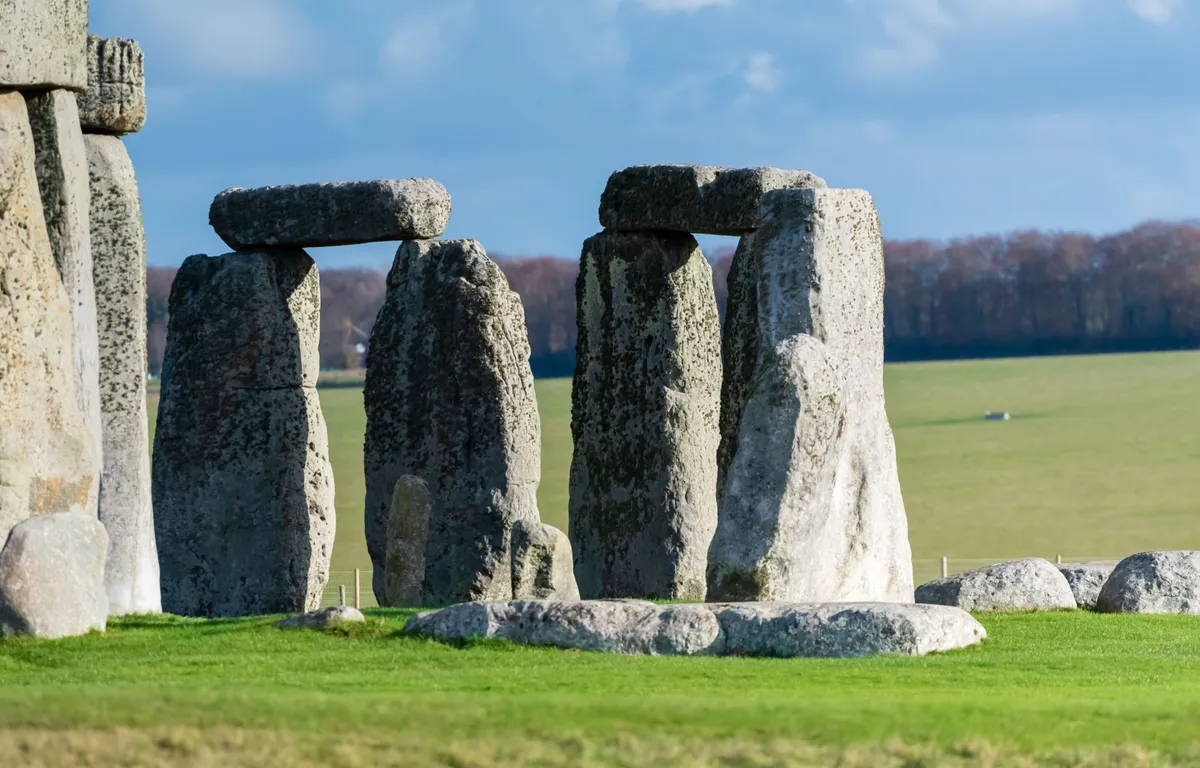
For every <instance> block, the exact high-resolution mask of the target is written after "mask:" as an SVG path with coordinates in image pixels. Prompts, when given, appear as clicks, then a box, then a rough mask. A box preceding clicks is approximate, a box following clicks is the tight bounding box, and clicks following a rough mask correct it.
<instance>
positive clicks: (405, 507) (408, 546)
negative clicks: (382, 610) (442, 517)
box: [382, 475, 430, 605]
mask: <svg viewBox="0 0 1200 768" xmlns="http://www.w3.org/2000/svg"><path fill="white" fill-rule="evenodd" d="M429 511H430V510H429V486H427V485H426V484H425V481H424V480H422V479H421V478H419V477H416V476H414V475H402V476H401V477H400V479H399V480H397V481H396V489H395V490H394V491H393V492H392V508H391V512H390V513H389V515H388V525H387V555H386V558H385V562H384V575H383V578H384V598H385V599H384V601H383V602H382V604H383V605H421V604H422V602H423V601H424V595H425V546H426V544H428V543H429Z"/></svg>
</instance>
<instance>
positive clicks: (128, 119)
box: [78, 35, 146, 135]
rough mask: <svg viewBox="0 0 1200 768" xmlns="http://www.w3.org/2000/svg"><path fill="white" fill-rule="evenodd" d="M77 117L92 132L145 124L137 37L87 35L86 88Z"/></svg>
mask: <svg viewBox="0 0 1200 768" xmlns="http://www.w3.org/2000/svg"><path fill="white" fill-rule="evenodd" d="M78 99H79V119H80V121H81V122H82V123H83V127H84V129H85V130H87V131H90V132H92V133H113V134H117V135H123V134H126V133H136V132H137V131H140V130H141V129H142V126H143V125H145V124H146V75H145V67H144V58H143V56H142V48H141V46H140V45H138V42H137V40H123V39H121V38H119V37H97V36H96V35H88V39H87V90H86V91H84V92H83V93H81V94H79V96H78Z"/></svg>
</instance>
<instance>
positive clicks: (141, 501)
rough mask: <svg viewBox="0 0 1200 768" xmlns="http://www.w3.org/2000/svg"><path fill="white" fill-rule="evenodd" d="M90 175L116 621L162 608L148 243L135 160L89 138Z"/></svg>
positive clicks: (103, 488) (103, 516)
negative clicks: (149, 379)
mask: <svg viewBox="0 0 1200 768" xmlns="http://www.w3.org/2000/svg"><path fill="white" fill-rule="evenodd" d="M84 145H85V146H86V147H87V159H88V173H89V176H90V179H91V213H90V216H89V220H90V223H91V239H92V275H93V280H94V284H95V290H96V318H97V326H98V330H99V347H100V377H99V378H100V421H101V431H102V435H103V441H104V450H103V456H104V471H103V474H102V475H101V479H100V522H102V523H104V526H105V527H106V528H107V529H108V542H109V552H108V596H109V606H110V608H111V609H112V611H113V614H114V615H122V614H126V613H145V612H154V611H158V610H160V609H161V599H160V594H159V577H158V552H157V549H156V547H155V542H154V510H153V506H152V504H151V500H150V452H149V450H150V438H149V433H148V426H147V417H146V237H145V233H144V232H143V230H142V206H141V201H140V199H139V197H138V187H137V179H136V178H135V177H134V174H133V163H132V161H130V159H129V153H128V152H127V151H126V150H125V145H124V144H123V143H121V140H120V139H118V138H116V137H115V136H97V135H92V134H88V135H85V136H84Z"/></svg>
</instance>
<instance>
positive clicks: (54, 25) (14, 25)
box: [0, 0, 88, 91]
mask: <svg viewBox="0 0 1200 768" xmlns="http://www.w3.org/2000/svg"><path fill="white" fill-rule="evenodd" d="M87 24H88V3H87V0H3V1H2V2H0V88H22V89H40V88H68V89H70V90H73V91H82V90H83V89H85V88H87V63H86V60H85V58H84V55H85V52H86V50H87Z"/></svg>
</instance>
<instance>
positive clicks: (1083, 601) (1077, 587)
mask: <svg viewBox="0 0 1200 768" xmlns="http://www.w3.org/2000/svg"><path fill="white" fill-rule="evenodd" d="M1116 567H1117V561H1116V560H1098V561H1096V562H1093V563H1067V564H1064V565H1060V566H1058V570H1059V572H1060V573H1062V575H1063V576H1065V577H1066V579H1067V583H1068V584H1070V585H1071V594H1073V595H1075V603H1076V604H1077V605H1078V606H1079V607H1080V608H1095V607H1096V599H1097V598H1099V597H1100V589H1101V587H1103V586H1104V582H1106V581H1108V577H1109V574H1111V573H1112V572H1113V569H1114V568H1116Z"/></svg>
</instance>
